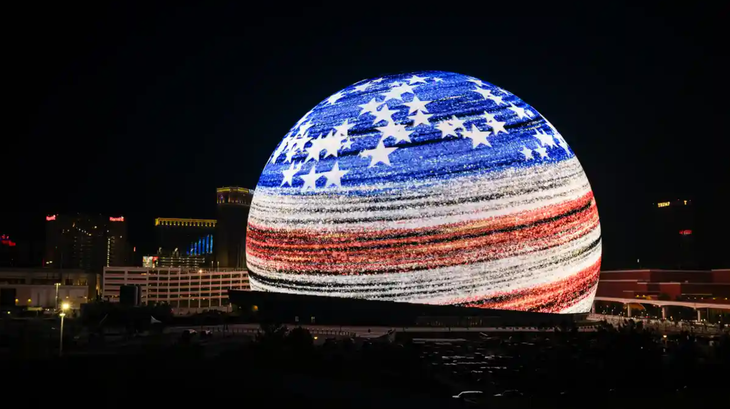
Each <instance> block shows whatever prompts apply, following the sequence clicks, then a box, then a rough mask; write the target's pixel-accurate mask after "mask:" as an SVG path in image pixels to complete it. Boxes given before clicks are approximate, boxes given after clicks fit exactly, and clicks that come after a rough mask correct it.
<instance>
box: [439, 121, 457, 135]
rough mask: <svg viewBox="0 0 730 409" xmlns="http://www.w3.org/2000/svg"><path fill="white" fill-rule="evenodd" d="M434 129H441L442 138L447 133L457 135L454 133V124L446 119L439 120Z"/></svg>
mask: <svg viewBox="0 0 730 409" xmlns="http://www.w3.org/2000/svg"><path fill="white" fill-rule="evenodd" d="M436 129H438V130H439V131H441V137H442V138H446V137H447V136H449V135H454V136H458V135H457V134H456V126H454V124H453V123H451V121H448V120H446V121H443V122H439V123H438V125H436Z"/></svg>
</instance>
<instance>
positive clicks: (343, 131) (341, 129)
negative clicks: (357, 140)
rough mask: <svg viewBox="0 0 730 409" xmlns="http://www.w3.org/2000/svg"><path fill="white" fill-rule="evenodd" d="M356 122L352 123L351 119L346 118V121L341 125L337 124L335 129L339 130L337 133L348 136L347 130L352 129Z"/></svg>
mask: <svg viewBox="0 0 730 409" xmlns="http://www.w3.org/2000/svg"><path fill="white" fill-rule="evenodd" d="M354 126H355V124H351V123H350V120H349V119H345V122H343V123H342V125H340V126H336V127H335V130H336V131H337V133H336V135H337V136H341V137H347V131H349V130H350V129H352V127H354Z"/></svg>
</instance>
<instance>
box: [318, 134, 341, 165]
mask: <svg viewBox="0 0 730 409" xmlns="http://www.w3.org/2000/svg"><path fill="white" fill-rule="evenodd" d="M341 141H342V139H341V138H338V137H336V136H335V135H334V133H333V132H332V131H330V133H329V134H327V137H326V138H324V139H322V143H321V144H320V147H321V148H320V149H324V150H326V151H327V152H325V154H324V158H325V159H327V158H328V157H330V156H335V157H336V156H337V151H338V150H340V142H341Z"/></svg>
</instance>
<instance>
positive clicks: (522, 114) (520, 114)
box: [507, 104, 532, 119]
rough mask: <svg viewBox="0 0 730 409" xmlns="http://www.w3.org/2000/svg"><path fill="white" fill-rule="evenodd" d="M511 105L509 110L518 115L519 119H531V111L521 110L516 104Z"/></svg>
mask: <svg viewBox="0 0 730 409" xmlns="http://www.w3.org/2000/svg"><path fill="white" fill-rule="evenodd" d="M509 105H510V106H508V107H507V108H509V109H510V110H511V111H512V112H514V113H515V114H517V116H518V117H519V119H522V118H529V117H531V116H532V115H531V113H530V112H529V111H527V110H526V109H525V108H520V107H518V106H515V104H509Z"/></svg>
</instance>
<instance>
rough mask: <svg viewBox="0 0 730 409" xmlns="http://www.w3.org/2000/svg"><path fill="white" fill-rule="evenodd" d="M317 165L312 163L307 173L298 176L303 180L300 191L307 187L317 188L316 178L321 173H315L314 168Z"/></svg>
mask: <svg viewBox="0 0 730 409" xmlns="http://www.w3.org/2000/svg"><path fill="white" fill-rule="evenodd" d="M316 167H317V164H314V165H312V169H310V170H309V173H307V174H306V175H302V176H299V177H300V178H302V180H303V181H304V185H303V186H302V191H305V190H307V189H309V188H312V189H315V190H316V189H317V179H319V178H321V177H322V175H321V174H319V175H318V174H316V173H315V172H316V170H315V168H316Z"/></svg>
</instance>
